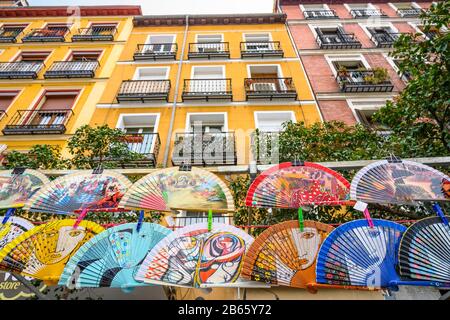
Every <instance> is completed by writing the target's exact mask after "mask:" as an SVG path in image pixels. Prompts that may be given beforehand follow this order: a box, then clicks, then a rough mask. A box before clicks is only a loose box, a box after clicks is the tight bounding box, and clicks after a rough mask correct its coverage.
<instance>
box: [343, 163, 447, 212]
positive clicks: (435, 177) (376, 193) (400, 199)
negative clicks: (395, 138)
mask: <svg viewBox="0 0 450 320" xmlns="http://www.w3.org/2000/svg"><path fill="white" fill-rule="evenodd" d="M350 195H351V198H352V199H355V200H358V201H362V202H366V203H385V204H412V203H413V202H414V201H450V177H448V176H447V175H445V174H443V173H442V172H440V171H438V170H436V169H433V168H431V167H429V166H427V165H424V164H421V163H417V162H412V161H407V160H399V159H397V160H394V161H392V160H383V161H377V162H374V163H372V164H370V165H368V166H366V167H364V168H362V169H361V170H360V171H359V172H358V173H357V174H356V175H355V177H354V178H353V180H352V184H351V188H350Z"/></svg>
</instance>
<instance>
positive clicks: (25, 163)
mask: <svg viewBox="0 0 450 320" xmlns="http://www.w3.org/2000/svg"><path fill="white" fill-rule="evenodd" d="M5 160H6V161H5V167H6V168H17V167H25V168H30V169H44V170H45V169H63V168H65V167H66V166H67V161H66V160H64V159H63V158H62V156H61V148H60V147H59V146H52V145H48V144H36V145H33V146H32V147H31V149H30V151H29V152H27V153H22V152H18V151H15V150H14V151H11V152H9V153H8V154H6V156H5Z"/></svg>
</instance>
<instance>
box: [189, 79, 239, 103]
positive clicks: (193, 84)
mask: <svg viewBox="0 0 450 320" xmlns="http://www.w3.org/2000/svg"><path fill="white" fill-rule="evenodd" d="M181 97H182V99H183V101H186V100H204V101H210V100H229V101H233V94H232V91H231V79H185V80H184V87H183V94H182V96H181Z"/></svg>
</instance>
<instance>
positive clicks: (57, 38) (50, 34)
mask: <svg viewBox="0 0 450 320" xmlns="http://www.w3.org/2000/svg"><path fill="white" fill-rule="evenodd" d="M68 31H69V29H68V28H66V27H61V28H51V29H47V28H43V29H33V30H32V31H31V32H30V33H28V34H27V35H26V36H25V37H23V38H22V42H64V41H65V36H66V33H67V32H68Z"/></svg>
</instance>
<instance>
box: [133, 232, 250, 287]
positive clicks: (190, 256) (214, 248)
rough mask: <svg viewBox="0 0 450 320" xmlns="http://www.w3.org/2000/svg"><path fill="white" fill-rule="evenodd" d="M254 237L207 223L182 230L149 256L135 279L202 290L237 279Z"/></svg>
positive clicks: (158, 246) (156, 247)
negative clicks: (204, 286)
mask: <svg viewBox="0 0 450 320" xmlns="http://www.w3.org/2000/svg"><path fill="white" fill-rule="evenodd" d="M253 240H254V239H253V238H252V237H251V236H250V235H248V234H247V233H245V232H244V231H242V230H241V229H239V228H236V227H234V226H231V225H227V224H222V223H214V224H213V225H212V229H211V231H208V224H207V223H198V224H193V225H189V226H187V227H184V228H181V229H179V230H177V231H175V232H173V233H171V234H170V235H169V236H167V237H166V238H164V239H163V240H161V241H160V242H159V243H158V244H157V245H156V246H155V247H154V248H153V249H152V250H151V251H150V252H149V254H148V255H147V257H146V258H145V260H144V262H143V263H142V265H141V267H140V269H139V271H138V273H137V275H136V277H135V279H136V280H137V281H144V282H148V283H157V284H166V285H178V286H190V287H192V286H193V287H200V286H201V285H202V284H203V285H204V284H207V285H211V284H230V283H234V282H236V281H237V280H238V277H239V274H240V271H241V268H242V263H243V259H244V254H245V252H246V250H247V249H248V247H249V246H250V245H251V243H252V242H253Z"/></svg>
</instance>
